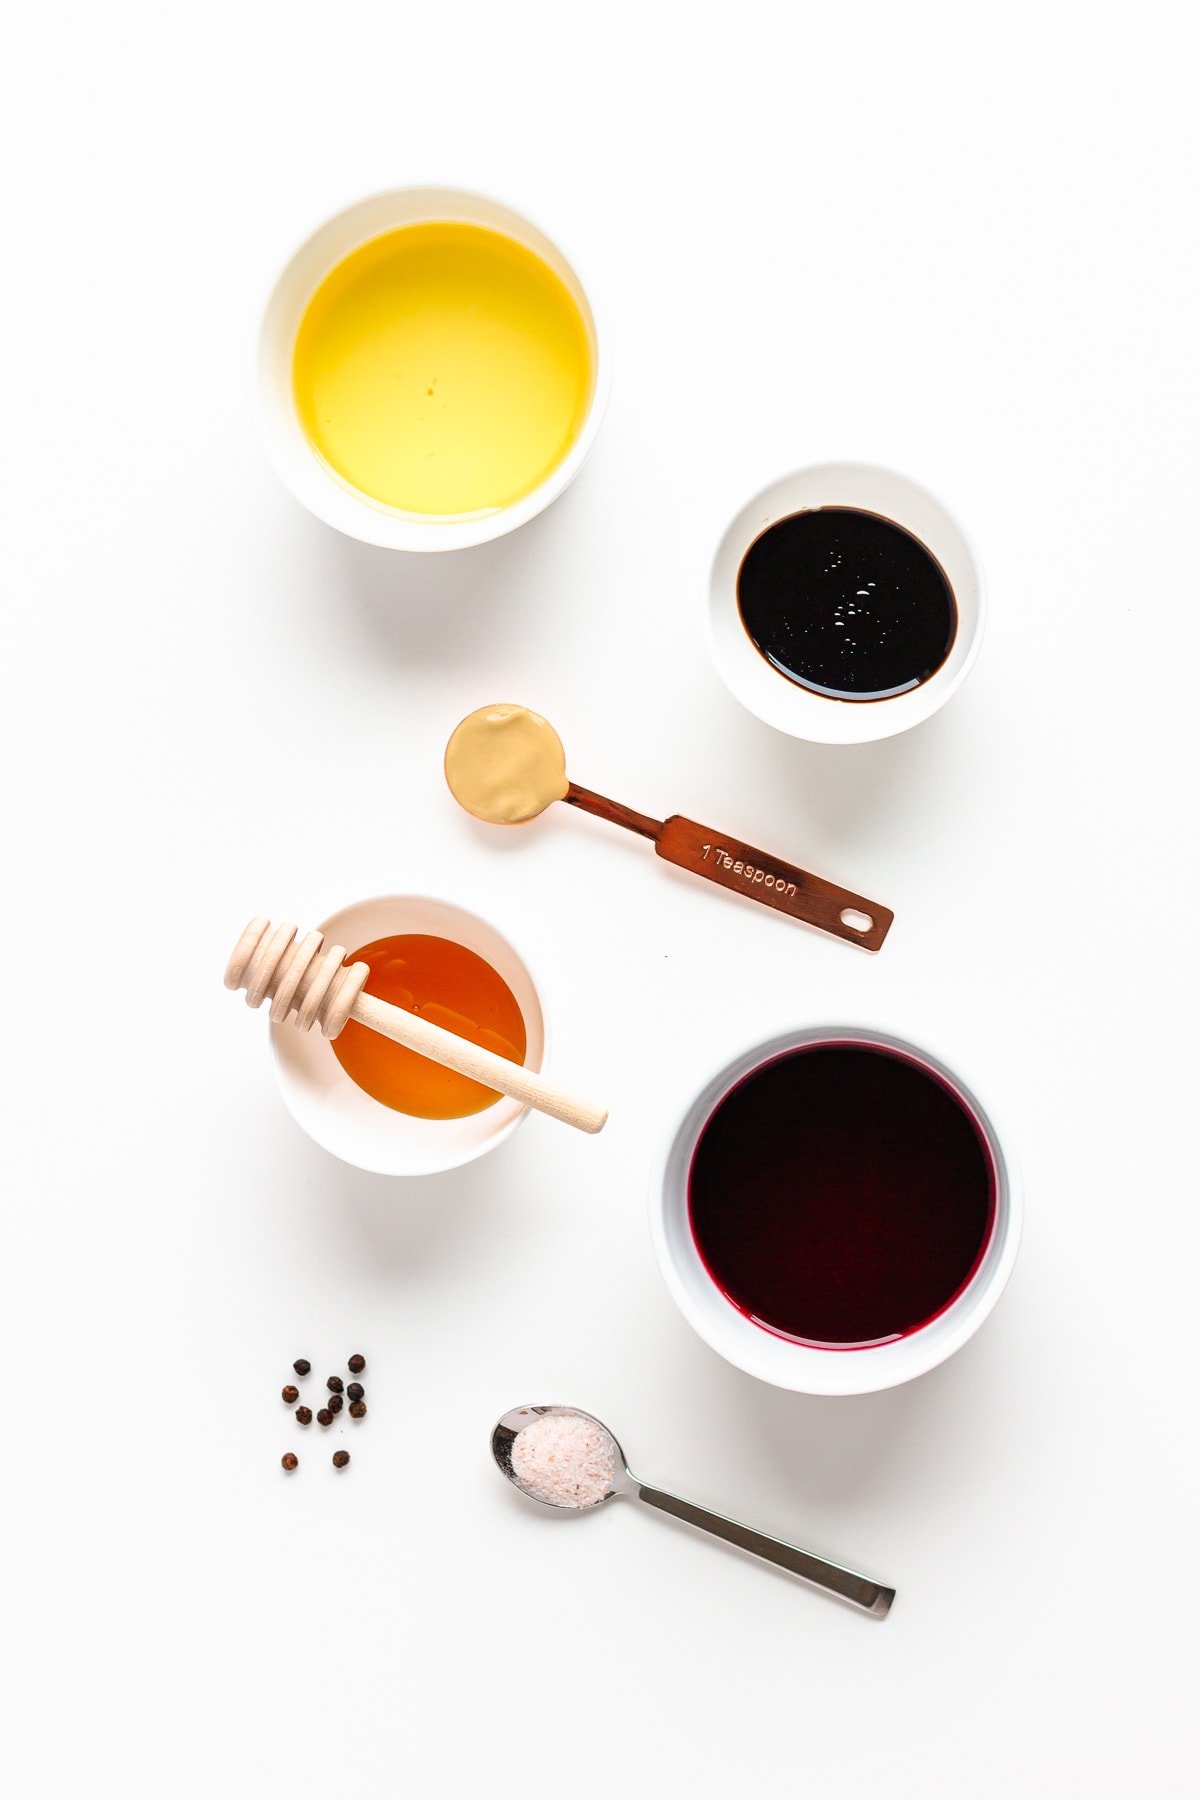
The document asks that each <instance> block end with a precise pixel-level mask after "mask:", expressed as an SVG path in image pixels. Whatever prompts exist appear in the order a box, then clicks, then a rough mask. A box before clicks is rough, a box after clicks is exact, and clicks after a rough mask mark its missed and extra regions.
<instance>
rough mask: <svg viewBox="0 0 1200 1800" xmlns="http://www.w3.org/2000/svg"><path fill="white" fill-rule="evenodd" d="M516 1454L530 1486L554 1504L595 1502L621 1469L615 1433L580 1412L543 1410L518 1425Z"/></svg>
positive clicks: (519, 1473)
mask: <svg viewBox="0 0 1200 1800" xmlns="http://www.w3.org/2000/svg"><path fill="white" fill-rule="evenodd" d="M511 1456H512V1466H513V1473H514V1474H515V1475H516V1477H517V1480H518V1481H519V1482H520V1484H521V1486H522V1487H523V1488H524V1489H525V1492H526V1493H527V1494H532V1495H533V1497H534V1499H535V1500H549V1501H550V1502H551V1504H552V1505H554V1506H595V1505H596V1504H597V1502H598V1501H600V1500H603V1499H604V1497H605V1495H606V1494H607V1493H609V1492H610V1491H611V1488H612V1484H613V1476H614V1475H615V1473H616V1465H615V1461H614V1458H613V1443H612V1439H611V1437H610V1436H609V1435H608V1433H607V1431H605V1429H604V1427H603V1426H602V1425H597V1423H596V1421H595V1420H594V1419H584V1418H580V1416H579V1414H578V1413H542V1414H541V1416H540V1417H539V1418H536V1419H534V1420H533V1421H532V1422H531V1423H530V1424H528V1425H524V1426H522V1428H521V1430H520V1431H518V1433H517V1435H516V1437H515V1438H514V1439H513V1446H512V1451H511Z"/></svg>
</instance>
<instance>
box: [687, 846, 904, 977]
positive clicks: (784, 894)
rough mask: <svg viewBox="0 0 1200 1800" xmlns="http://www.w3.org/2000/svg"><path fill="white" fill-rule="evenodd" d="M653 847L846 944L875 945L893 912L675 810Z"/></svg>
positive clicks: (697, 872)
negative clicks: (842, 939) (840, 939)
mask: <svg viewBox="0 0 1200 1800" xmlns="http://www.w3.org/2000/svg"><path fill="white" fill-rule="evenodd" d="M654 847H655V849H656V850H657V852H658V854H659V855H660V856H662V857H665V858H666V860H667V862H672V863H676V864H677V865H678V866H679V867H680V868H681V869H690V870H691V872H692V874H693V875H703V876H704V878H705V880H706V881H715V882H716V883H717V884H718V886H720V887H726V888H732V889H733V891H734V893H735V894H747V895H749V897H750V899H752V900H760V901H761V902H762V904H763V905H764V906H773V907H774V908H775V911H776V912H783V913H790V914H791V916H792V918H793V919H803V920H804V922H805V924H806V925H815V926H817V928H818V929H819V930H821V931H829V932H832V933H833V935H834V937H840V938H845V939H846V941H847V943H851V944H861V945H862V947H863V949H864V950H878V949H879V947H880V945H881V944H882V943H883V940H884V938H885V937H886V936H887V934H888V931H889V929H890V927H891V923H892V919H893V917H894V915H893V913H892V912H891V911H890V910H889V909H888V908H887V907H886V906H880V905H879V903H878V902H877V901H875V900H867V899H865V898H864V896H863V895H862V894H852V893H851V892H850V890H849V888H843V887H838V886H837V885H836V883H834V882H832V881H823V880H822V879H821V877H820V876H819V875H810V874H809V872H808V870H807V869H797V868H795V867H793V865H792V864H791V863H786V862H782V861H781V860H780V859H779V857H777V856H768V854H767V852H766V851H765V850H756V849H755V848H754V847H753V845H752V844H743V843H739V841H738V839H737V838H731V837H726V836H725V834H724V833H723V832H720V831H710V830H709V828H708V826H707V825H697V823H696V821H695V820H694V819H684V818H681V817H680V816H679V814H678V813H676V814H674V815H673V817H671V818H669V819H667V820H666V821H665V822H664V824H663V827H662V830H661V831H660V832H659V834H658V836H657V837H656V839H655V841H654Z"/></svg>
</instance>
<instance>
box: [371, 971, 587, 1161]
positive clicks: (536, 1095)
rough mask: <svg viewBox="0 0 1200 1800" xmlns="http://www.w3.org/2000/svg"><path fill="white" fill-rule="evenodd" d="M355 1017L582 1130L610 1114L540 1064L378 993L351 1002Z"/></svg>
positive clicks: (471, 1076)
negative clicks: (529, 1065)
mask: <svg viewBox="0 0 1200 1800" xmlns="http://www.w3.org/2000/svg"><path fill="white" fill-rule="evenodd" d="M350 1017H351V1018H352V1019H356V1020H357V1021H358V1023H359V1024H360V1025H365V1026H366V1027H367V1029H368V1030H369V1031H377V1032H378V1033H379V1034H380V1036H381V1037H385V1038H390V1039H391V1040H392V1042H393V1043H394V1044H403V1045H404V1047H405V1049H407V1050H415V1051H416V1052H417V1053H418V1055H420V1056H428V1057H429V1058H430V1059H431V1060H432V1061H433V1062H437V1063H443V1064H444V1065H445V1067H446V1068H448V1069H456V1070H457V1071H458V1073H459V1074H460V1075H466V1076H469V1077H470V1079H471V1080H472V1081H478V1082H481V1083H482V1085H483V1086H484V1087H489V1088H495V1089H496V1090H497V1091H498V1092H499V1093H501V1094H507V1095H508V1096H509V1097H510V1099H513V1100H519V1101H520V1102H521V1104H522V1105H523V1106H532V1107H533V1108H534V1109H535V1111H537V1112H543V1113H549V1115H550V1117H551V1118H552V1119H560V1120H561V1121H562V1123H563V1124H564V1125H574V1127H575V1128H576V1130H577V1131H590V1132H596V1131H599V1130H600V1129H601V1128H602V1126H603V1125H604V1122H605V1120H606V1119H607V1118H608V1110H607V1108H606V1107H600V1106H592V1105H590V1104H589V1103H588V1102H587V1101H586V1100H580V1099H577V1098H576V1096H575V1095H574V1094H568V1093H565V1092H564V1090H563V1089H562V1088H560V1087H556V1086H555V1084H554V1083H553V1082H552V1081H547V1079H546V1077H545V1076H544V1075H539V1074H538V1072H537V1071H536V1069H526V1068H523V1067H522V1066H521V1064H520V1063H515V1062H509V1060H508V1058H507V1057H505V1056H496V1055H494V1054H493V1052H492V1051H491V1050H484V1049H483V1048H481V1046H480V1045H478V1044H472V1043H469V1042H468V1041H467V1039H466V1038H461V1037H456V1036H455V1034H454V1032H452V1031H443V1030H442V1028H441V1026H440V1025H432V1024H430V1022H429V1020H428V1019H422V1018H419V1017H418V1016H417V1015H416V1013H410V1012H405V1010H404V1008H403V1007H401V1006H392V1005H391V1004H390V1003H389V1002H388V1001H387V1000H377V999H376V998H375V996H374V995H373V994H366V993H363V994H360V995H359V996H358V998H357V1000H356V1001H355V1002H354V1005H353V1007H352V1008H351V1011H350Z"/></svg>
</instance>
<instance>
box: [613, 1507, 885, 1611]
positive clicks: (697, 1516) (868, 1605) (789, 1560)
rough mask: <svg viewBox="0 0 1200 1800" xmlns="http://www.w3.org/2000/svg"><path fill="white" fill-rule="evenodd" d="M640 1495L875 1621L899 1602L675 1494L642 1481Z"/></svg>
mask: <svg viewBox="0 0 1200 1800" xmlns="http://www.w3.org/2000/svg"><path fill="white" fill-rule="evenodd" d="M637 1495H638V1499H639V1500H644V1501H645V1502H646V1504H647V1506H656V1507H657V1508H658V1510H659V1512H665V1513H670V1514H671V1516H672V1518H675V1519H683V1520H684V1522H685V1523H686V1524H688V1525H698V1526H699V1527H700V1530H701V1531H709V1532H711V1533H712V1535H713V1537H718V1538H723V1539H724V1540H725V1542H726V1543H727V1544H736V1545H737V1547H738V1549H739V1550H748V1551H749V1552H750V1554H751V1556H761V1557H762V1559H763V1561H764V1562H769V1563H774V1564H775V1566H776V1567H777V1568H780V1569H786V1570H787V1571H788V1573H789V1575H799V1577H800V1579H801V1580H802V1581H809V1582H811V1583H812V1585H813V1586H814V1587H819V1588H824V1589H825V1590H826V1592H827V1593H830V1594H837V1595H838V1597H839V1598H840V1599H842V1600H848V1601H849V1602H850V1604H851V1605H852V1606H861V1607H862V1608H863V1610H864V1612H869V1613H874V1614H875V1616H876V1618H880V1619H882V1618H884V1617H886V1615H887V1612H888V1608H889V1607H890V1606H891V1604H892V1601H893V1600H894V1599H895V1598H896V1590H895V1588H889V1587H882V1586H881V1585H880V1584H879V1582H877V1581H868V1579H867V1577H866V1576H865V1575H856V1574H855V1572H854V1570H853V1569H843V1568H842V1567H841V1565H840V1563H831V1562H826V1561H825V1559H824V1557H822V1556H813V1555H812V1554H811V1552H809V1551H808V1550H798V1549H797V1548H796V1546H795V1545H794V1544H785V1543H783V1542H782V1541H781V1540H780V1539H779V1538H773V1537H768V1536H767V1534H766V1532H765V1531H753V1530H751V1528H750V1526H749V1525H739V1524H737V1522H736V1521H735V1520H733V1519H724V1518H722V1517H721V1514H720V1513H714V1512H709V1511H708V1509H707V1508H706V1507H703V1506H693V1504H692V1502H691V1501H690V1500H680V1499H679V1498H678V1496H677V1495H675V1494H664V1493H663V1492H662V1490H661V1489H660V1488H652V1487H645V1486H643V1484H642V1483H641V1482H640V1481H639V1482H638V1483H637Z"/></svg>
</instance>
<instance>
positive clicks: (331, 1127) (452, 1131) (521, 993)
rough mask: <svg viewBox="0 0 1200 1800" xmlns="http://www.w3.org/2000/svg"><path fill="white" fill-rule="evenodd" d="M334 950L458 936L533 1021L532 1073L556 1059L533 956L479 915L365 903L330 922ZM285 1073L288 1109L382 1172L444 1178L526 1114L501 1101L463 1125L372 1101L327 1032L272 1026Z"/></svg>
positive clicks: (528, 1050) (326, 923)
mask: <svg viewBox="0 0 1200 1800" xmlns="http://www.w3.org/2000/svg"><path fill="white" fill-rule="evenodd" d="M319 929H320V930H321V931H322V932H324V934H325V941H326V943H327V944H344V945H345V947H346V949H347V951H349V952H353V951H355V950H358V949H360V948H361V947H362V946H363V945H364V944H370V943H373V942H374V941H375V940H376V939H377V938H383V937H399V936H402V935H409V934H421V935H427V936H429V937H441V938H449V939H450V940H451V941H452V942H453V943H456V944H462V945H464V946H465V948H466V949H468V950H473V951H474V952H475V954H476V955H477V956H481V957H483V959H484V961H485V962H488V963H490V964H491V966H492V968H493V969H494V970H495V971H496V973H497V974H498V975H500V976H501V977H502V978H503V980H504V981H506V982H507V983H508V986H509V988H510V989H511V990H512V993H513V997H514V999H515V1000H516V1002H517V1005H518V1006H519V1007H520V1009H521V1016H522V1018H523V1019H524V1021H525V1058H524V1061H525V1067H526V1068H529V1069H540V1068H541V1067H542V1063H543V1058H544V1057H545V1054H546V1022H545V1018H544V1016H543V1013H542V1003H541V1000H540V999H539V997H538V990H537V987H536V986H535V984H534V979H533V976H532V975H531V974H530V972H529V969H528V967H527V966H526V964H525V962H524V959H523V958H522V957H521V956H519V955H518V953H517V952H516V950H514V949H513V946H512V945H511V944H510V943H509V941H508V939H507V938H505V937H502V936H501V934H500V932H498V931H497V930H496V928H495V926H494V925H490V924H488V922H487V920H486V919H481V918H480V917H479V915H478V914H477V913H473V912H468V911H467V909H466V908H465V907H463V906H455V905H454V904H453V903H452V902H451V901H449V900H439V899H435V898H433V897H431V896H430V895H427V894H385V895H382V896H381V897H379V898H377V899H374V900H359V901H356V902H355V904H354V905H353V906H345V907H343V908H342V910H341V911H340V912H336V913H334V914H333V915H332V916H331V917H330V918H328V919H325V920H323V921H322V923H321V925H320V927H319ZM271 1050H272V1054H273V1056H274V1060H275V1074H276V1077H277V1079H278V1082H279V1088H280V1092H281V1093H282V1095H283V1098H284V1103H285V1105H286V1106H287V1109H288V1111H289V1112H290V1113H291V1115H292V1117H293V1118H294V1119H295V1121H296V1123H297V1124H298V1125H300V1126H301V1127H302V1128H303V1129H304V1130H305V1131H306V1132H307V1133H308V1135H309V1137H311V1138H313V1139H315V1141H316V1142H317V1143H318V1144H320V1145H321V1146H322V1147H323V1148H324V1149H326V1150H328V1151H330V1152H331V1153H332V1155H334V1156H337V1157H340V1159H341V1160H342V1162H346V1163H352V1164H353V1165H354V1167H355V1168H358V1169H367V1170H369V1171H370V1172H371V1173H372V1174H376V1175H435V1174H438V1173H440V1172H441V1171H442V1170H444V1169H457V1168H459V1167H461V1165H462V1164H463V1163H468V1162H473V1161H474V1159H475V1158H476V1157H477V1156H482V1155H483V1154H484V1153H485V1151H488V1150H494V1149H495V1148H496V1146H497V1145H498V1144H502V1143H503V1142H504V1140H505V1138H508V1137H511V1136H512V1134H513V1132H514V1131H515V1130H516V1128H517V1126H518V1125H519V1124H520V1123H521V1121H522V1119H523V1118H524V1117H525V1115H526V1113H527V1112H528V1111H529V1108H528V1107H527V1106H523V1105H522V1104H521V1102H520V1101H519V1100H513V1099H510V1098H508V1097H507V1096H506V1095H503V1094H502V1095H501V1096H500V1098H499V1099H498V1100H495V1101H493V1102H492V1104H491V1105H490V1106H488V1107H485V1108H484V1110H483V1111H482V1112H477V1113H470V1114H469V1115H468V1116H467V1117H466V1118H461V1119H423V1118H417V1117H415V1116H414V1115H412V1114H411V1113H402V1112H397V1111H396V1110H395V1109H394V1108H393V1107H390V1106H385V1105H384V1104H383V1103H382V1101H379V1100H376V1099H374V1098H372V1096H371V1095H370V1094H368V1093H367V1092H366V1091H365V1089H363V1088H361V1087H359V1085H358V1083H357V1082H355V1081H353V1080H352V1079H351V1078H350V1076H349V1075H348V1074H347V1073H346V1071H345V1069H343V1067H342V1065H341V1063H340V1062H339V1061H338V1059H337V1057H336V1056H335V1055H334V1053H333V1049H332V1046H331V1045H330V1044H328V1043H327V1042H326V1040H325V1039H324V1038H323V1037H322V1036H321V1033H320V1032H319V1031H309V1032H303V1031H297V1030H296V1027H295V1025H294V1024H293V1023H291V1022H290V1021H289V1023H288V1024H286V1025H272V1027H271Z"/></svg>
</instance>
